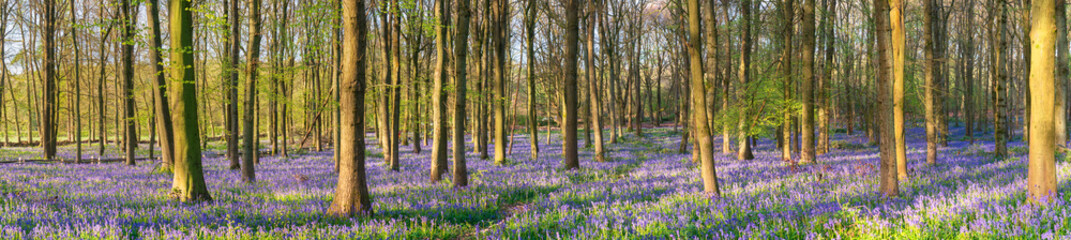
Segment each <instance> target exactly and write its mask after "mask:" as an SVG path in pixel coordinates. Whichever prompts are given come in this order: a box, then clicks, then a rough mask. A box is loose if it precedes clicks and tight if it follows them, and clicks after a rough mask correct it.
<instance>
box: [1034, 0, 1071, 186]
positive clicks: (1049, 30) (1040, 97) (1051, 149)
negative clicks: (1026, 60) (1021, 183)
mask: <svg viewBox="0 0 1071 240" xmlns="http://www.w3.org/2000/svg"><path fill="white" fill-rule="evenodd" d="M1055 10H1056V1H1055V0H1033V3H1032V6H1031V7H1030V13H1031V18H1030V23H1031V29H1030V46H1031V49H1030V52H1031V56H1030V64H1031V66H1030V91H1031V95H1030V101H1031V102H1033V103H1031V104H1030V107H1031V108H1032V109H1031V113H1030V114H1031V115H1032V116H1031V118H1030V156H1029V157H1030V162H1029V166H1028V167H1027V178H1026V186H1027V189H1028V191H1029V192H1030V201H1031V202H1033V203H1040V204H1050V202H1051V200H1052V198H1054V197H1056V154H1055V153H1056V142H1055V140H1056V133H1055V130H1056V125H1055V123H1054V118H1055V117H1056V116H1055V115H1053V113H1055V112H1056V111H1055V109H1054V108H1055V93H1054V90H1053V89H1055V88H1056V82H1055V78H1054V76H1053V74H1054V71H1053V69H1054V68H1055V67H1056V66H1054V65H1055V62H1056V61H1055V60H1056V59H1055V58H1056V54H1055V53H1056V42H1057V37H1056V36H1053V35H1054V34H1055V33H1057V32H1058V31H1057V30H1056V23H1055V22H1056V21H1055V20H1056V19H1057V18H1056V17H1054V16H1053V15H1055V14H1054V12H1055ZM1061 48H1066V46H1061Z"/></svg>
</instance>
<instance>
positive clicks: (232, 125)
mask: <svg viewBox="0 0 1071 240" xmlns="http://www.w3.org/2000/svg"><path fill="white" fill-rule="evenodd" d="M229 2H230V3H229V6H224V8H227V9H229V10H227V13H226V14H227V18H228V23H227V24H228V25H227V26H228V27H230V33H229V35H227V38H228V39H227V44H229V46H228V47H227V60H225V65H226V66H224V67H223V70H222V71H223V72H224V74H223V78H224V82H225V84H224V89H226V91H225V94H226V95H227V111H226V112H227V114H226V115H227V121H226V122H227V131H226V132H227V159H229V160H230V166H229V167H228V168H230V169H231V170H234V169H238V168H239V167H240V166H241V163H240V162H239V157H238V51H239V49H238V48H240V47H241V44H240V43H239V40H240V39H241V36H239V35H238V34H240V32H239V31H240V30H239V29H240V27H241V26H239V25H238V24H239V22H238V16H239V15H241V14H240V13H239V12H238V0H229Z"/></svg>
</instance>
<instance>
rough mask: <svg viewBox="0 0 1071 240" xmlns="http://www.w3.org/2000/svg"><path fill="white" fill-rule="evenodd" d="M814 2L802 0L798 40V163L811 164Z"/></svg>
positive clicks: (812, 146) (812, 138) (813, 155)
mask: <svg viewBox="0 0 1071 240" xmlns="http://www.w3.org/2000/svg"><path fill="white" fill-rule="evenodd" d="M814 1H815V0H803V22H802V23H801V24H800V34H802V35H803V37H802V39H801V40H800V42H801V43H800V44H801V46H800V50H802V54H801V56H802V58H803V67H802V69H801V72H803V74H802V76H803V79H802V80H801V81H800V82H801V84H800V99H801V100H802V102H803V109H802V110H801V112H802V114H800V116H801V118H802V119H800V121H801V123H800V131H801V134H800V139H801V141H802V142H801V144H800V149H801V151H802V152H801V153H800V163H801V164H812V163H815V162H816V159H815V149H814V140H815V139H814V83H815V81H817V80H816V79H815V76H814V47H815V46H814V45H815V40H814V32H815V29H814V19H815V17H814V9H815V4H814Z"/></svg>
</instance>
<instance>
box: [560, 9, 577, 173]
mask: <svg viewBox="0 0 1071 240" xmlns="http://www.w3.org/2000/svg"><path fill="white" fill-rule="evenodd" d="M579 1H581V0H565V2H564V3H565V43H564V44H565V56H564V58H565V85H564V86H562V88H564V90H565V106H564V108H565V111H564V112H565V115H563V116H562V117H563V120H564V121H565V129H562V131H563V133H562V134H563V135H565V139H564V141H565V142H564V143H563V144H564V148H563V149H562V157H563V158H564V160H565V162H564V165H565V168H566V169H579V168H580V161H578V159H577V138H576V134H577V132H576V120H577V100H578V97H577V83H576V78H577V70H576V69H577V50H578V48H579V46H578V45H579V41H578V40H577V39H578V37H577V35H578V34H577V32H578V31H579V17H578V14H577V12H578V11H579V8H580V6H579V5H580V4H579Z"/></svg>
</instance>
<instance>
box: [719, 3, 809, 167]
mask: <svg viewBox="0 0 1071 240" xmlns="http://www.w3.org/2000/svg"><path fill="white" fill-rule="evenodd" d="M795 2H796V1H795V0H780V1H779V3H780V5H778V9H779V10H780V11H781V14H782V15H781V61H780V68H781V87H782V88H781V94H782V96H783V98H784V104H783V106H782V110H781V111H782V112H783V114H782V115H783V116H782V119H781V139H780V141H781V145H780V146H781V161H783V162H785V163H790V164H795V162H794V161H793V159H792V145H791V144H789V143H790V142H792V141H790V140H789V138H791V137H792V128H791V127H790V126H792V113H793V111H792V110H793V109H792V105H793V104H792V86H793V85H795V83H794V82H795V81H793V76H794V74H793V73H792V35H794V33H795V31H794V30H793V25H795V19H796V17H795V16H794V15H795V13H796V9H795V8H794V7H793V5H794V3H795ZM726 100H728V99H726Z"/></svg>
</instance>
